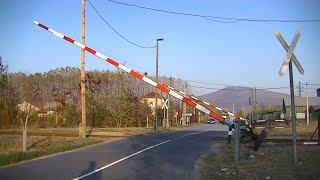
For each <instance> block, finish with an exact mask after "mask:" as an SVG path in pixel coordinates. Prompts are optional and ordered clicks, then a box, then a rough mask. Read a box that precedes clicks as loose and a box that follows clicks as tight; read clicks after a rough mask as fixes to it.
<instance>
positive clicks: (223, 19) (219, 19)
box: [107, 0, 320, 23]
mask: <svg viewBox="0 0 320 180" xmlns="http://www.w3.org/2000/svg"><path fill="white" fill-rule="evenodd" d="M107 1H109V2H111V3H115V4H119V5H125V6H130V7H135V8H140V9H146V10H150V11H156V12H162V13H168V14H174V15H182V16H191V17H199V18H204V19H207V20H211V21H215V22H219V23H236V22H240V21H247V22H265V23H272V22H276V23H311V22H320V20H319V19H310V20H306V19H303V20H289V19H287V20H281V19H249V18H234V17H223V16H210V15H201V14H192V13H185V12H177V11H168V10H163V9H155V8H150V7H146V6H139V5H135V4H129V3H124V2H119V1H115V0H107Z"/></svg>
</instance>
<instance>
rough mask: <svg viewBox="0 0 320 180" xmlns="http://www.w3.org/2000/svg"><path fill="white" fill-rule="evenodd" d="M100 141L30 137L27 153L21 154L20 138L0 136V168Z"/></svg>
mask: <svg viewBox="0 0 320 180" xmlns="http://www.w3.org/2000/svg"><path fill="white" fill-rule="evenodd" d="M102 141H103V140H102V139H97V138H95V139H93V138H87V139H84V140H81V139H79V138H70V137H44V136H41V137H40V136H30V137H28V139H27V151H26V152H21V151H22V138H21V136H12V135H1V136H0V166H4V165H9V164H13V163H17V162H20V161H24V160H30V159H34V158H37V157H40V156H46V155H50V154H54V153H57V152H63V151H69V150H72V149H76V148H80V147H84V146H88V145H91V144H96V143H99V142H102Z"/></svg>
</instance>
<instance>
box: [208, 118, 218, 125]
mask: <svg viewBox="0 0 320 180" xmlns="http://www.w3.org/2000/svg"><path fill="white" fill-rule="evenodd" d="M215 123H216V122H215V120H214V119H209V120H208V124H215Z"/></svg>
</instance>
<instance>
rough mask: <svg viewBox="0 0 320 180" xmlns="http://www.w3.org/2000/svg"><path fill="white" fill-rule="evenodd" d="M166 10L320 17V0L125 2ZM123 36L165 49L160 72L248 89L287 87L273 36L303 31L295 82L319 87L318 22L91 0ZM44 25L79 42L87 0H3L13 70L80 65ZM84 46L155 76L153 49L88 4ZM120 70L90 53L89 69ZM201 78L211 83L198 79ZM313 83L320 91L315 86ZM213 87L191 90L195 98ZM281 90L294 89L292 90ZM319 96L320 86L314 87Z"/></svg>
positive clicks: (0, 35) (76, 52)
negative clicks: (221, 20) (229, 19)
mask: <svg viewBox="0 0 320 180" xmlns="http://www.w3.org/2000/svg"><path fill="white" fill-rule="evenodd" d="M119 1H121V2H127V3H130V4H136V5H140V6H146V7H151V8H155V9H164V10H168V11H177V12H185V13H192V14H202V15H210V16H222V17H233V18H248V19H296V20H301V19H320V11H319V9H320V1H316V0H314V1H309V0H305V1H302V0H301V1H298V0H294V1H291V0H283V1H279V0H268V1H267V0H265V1H255V0H243V1H231V0H230V1H228V0H219V1H216V0H215V1H213V0H202V1H196V0H176V1H170V0H161V1H160V0H157V1H156V0H131V1H128V0H119ZM90 2H91V3H92V4H93V5H94V6H95V7H96V9H97V10H98V11H99V12H100V13H101V15H102V16H103V17H104V18H105V19H106V20H107V21H108V22H109V23H110V24H111V25H112V26H113V27H114V28H115V29H116V30H117V31H118V32H119V33H121V34H122V35H123V36H125V37H126V38H128V39H129V40H131V41H133V42H135V43H137V44H140V45H143V46H154V45H155V43H156V39H157V38H163V39H164V41H161V42H160V47H159V74H160V75H165V76H172V77H175V78H180V79H183V80H189V82H188V83H189V84H190V85H194V86H202V87H209V88H211V87H213V88H223V87H224V86H218V85H215V84H226V85H235V86H247V87H260V88H270V87H285V86H289V77H288V71H287V72H286V73H285V75H284V76H279V75H278V71H279V69H280V66H281V64H282V62H283V59H284V57H285V55H286V52H285V51H284V49H283V47H282V46H281V44H280V43H279V42H278V40H277V39H276V37H275V36H274V32H275V31H279V32H280V33H281V34H282V36H283V37H284V39H285V40H286V41H287V43H288V44H290V43H291V40H292V38H293V35H294V33H295V31H296V30H300V31H301V36H300V39H299V41H298V44H297V46H296V49H295V51H294V53H295V55H296V57H297V58H298V60H299V61H300V63H301V65H302V66H303V68H304V70H305V75H300V74H299V73H298V71H297V70H296V68H295V67H294V83H295V85H297V84H298V82H299V81H300V82H302V83H306V82H308V83H311V84H320V79H319V77H320V73H319V67H320V61H319V60H320V59H319V57H320V46H319V42H320V22H313V23H265V22H245V21H241V22H236V23H218V22H214V21H210V20H206V19H203V18H197V17H188V16H181V15H173V14H165V13H161V12H154V11H148V10H143V9H138V8H134V7H129V6H123V5H119V4H115V3H111V2H109V1H107V0H90ZM34 20H36V21H39V22H40V23H42V24H44V25H46V26H48V27H50V28H52V29H54V30H56V31H58V32H60V33H62V34H64V35H67V36H69V37H72V38H74V39H75V40H78V41H80V40H81V38H80V35H81V0H77V1H76V0H68V1H62V0H51V1H49V0H28V1H25V0H2V1H0V22H1V27H0V56H2V58H3V60H4V61H5V62H6V63H7V64H8V65H9V70H10V72H19V71H21V72H25V73H35V72H46V71H49V70H50V69H55V68H57V67H66V66H72V67H79V65H80V49H79V48H77V47H75V46H73V45H71V44H69V43H67V42H65V41H63V40H61V39H59V38H57V37H55V36H54V35H52V34H50V33H49V32H47V31H45V30H43V29H41V28H39V27H37V26H36V25H34V24H33V21H34ZM86 45H88V46H90V47H92V48H94V49H96V50H98V51H100V52H101V53H103V54H105V55H106V56H108V57H111V58H113V59H115V60H116V61H118V62H120V63H125V65H126V66H128V67H129V68H131V69H134V70H136V71H139V72H148V74H151V75H153V74H155V54H156V53H155V49H154V48H153V49H142V48H138V47H136V46H133V45H131V44H129V43H128V42H126V41H125V40H123V39H122V38H120V37H119V36H118V35H117V34H115V33H114V32H113V31H112V30H111V29H110V28H109V27H108V26H107V25H106V24H105V23H104V22H103V21H102V20H101V19H100V17H99V16H98V15H97V14H96V12H95V11H94V10H93V9H92V7H91V6H90V5H89V3H87V4H86ZM94 69H98V70H115V67H113V66H112V65H110V64H108V63H106V62H104V61H102V60H100V59H99V58H97V57H95V56H93V55H91V54H89V53H86V70H94ZM192 81H200V82H206V83H211V84H199V83H195V82H192ZM312 88H319V86H313V87H312ZM212 91H215V90H213V89H200V88H192V92H193V93H194V94H196V95H201V94H205V93H208V92H212ZM278 92H284V93H287V94H289V88H287V89H282V90H280V91H278ZM309 92H311V93H310V94H311V95H315V89H311V90H309Z"/></svg>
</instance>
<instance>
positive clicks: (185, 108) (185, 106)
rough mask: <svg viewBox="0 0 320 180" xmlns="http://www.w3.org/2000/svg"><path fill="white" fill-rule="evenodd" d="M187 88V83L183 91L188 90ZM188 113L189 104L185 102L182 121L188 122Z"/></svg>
mask: <svg viewBox="0 0 320 180" xmlns="http://www.w3.org/2000/svg"><path fill="white" fill-rule="evenodd" d="M186 88H187V84H183V92H186ZM186 114H187V104H186V103H185V102H184V103H183V113H182V121H183V122H185V123H187V118H186Z"/></svg>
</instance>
